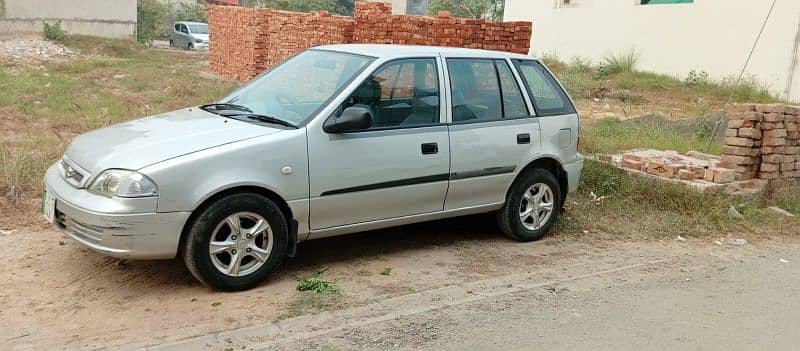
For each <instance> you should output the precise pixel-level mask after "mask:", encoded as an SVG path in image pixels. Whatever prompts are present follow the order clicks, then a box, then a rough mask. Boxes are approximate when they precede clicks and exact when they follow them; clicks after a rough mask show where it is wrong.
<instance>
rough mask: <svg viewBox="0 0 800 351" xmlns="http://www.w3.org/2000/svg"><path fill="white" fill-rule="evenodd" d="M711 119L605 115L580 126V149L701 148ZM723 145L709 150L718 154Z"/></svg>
mask: <svg viewBox="0 0 800 351" xmlns="http://www.w3.org/2000/svg"><path fill="white" fill-rule="evenodd" d="M713 123H714V121H713V120H712V119H702V118H701V119H695V120H681V121H672V120H668V119H665V118H661V117H655V116H650V117H643V118H637V119H631V120H626V121H620V120H619V119H617V118H610V117H609V118H604V119H602V120H600V121H597V122H596V123H592V124H587V125H584V126H583V128H582V129H581V152H584V153H586V154H597V153H614V152H618V151H622V150H630V149H636V148H653V149H659V150H676V151H678V152H681V153H685V152H686V151H689V150H697V151H703V150H704V149H705V146H706V141H707V137H708V134H710V130H711V128H713ZM721 148H722V145H721V144H720V143H719V142H714V143H712V144H711V147H710V149H709V153H713V154H719V153H720V152H721Z"/></svg>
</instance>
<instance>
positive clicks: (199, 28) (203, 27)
mask: <svg viewBox="0 0 800 351" xmlns="http://www.w3.org/2000/svg"><path fill="white" fill-rule="evenodd" d="M187 26H189V31H190V32H192V34H208V25H207V24H187Z"/></svg>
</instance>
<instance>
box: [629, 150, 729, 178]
mask: <svg viewBox="0 0 800 351" xmlns="http://www.w3.org/2000/svg"><path fill="white" fill-rule="evenodd" d="M717 163H718V161H716V160H709V159H705V158H697V157H691V156H684V155H680V154H678V153H677V152H675V151H656V150H643V151H632V152H628V153H625V154H623V155H622V158H621V163H620V165H621V166H622V167H624V168H628V169H632V170H636V171H642V172H645V173H648V174H652V175H654V176H658V177H662V178H670V179H679V180H687V181H693V180H704V181H709V182H713V183H717V184H728V183H732V182H734V181H735V180H736V179H735V178H736V173H735V172H734V170H732V169H728V168H725V167H719V166H718V165H717Z"/></svg>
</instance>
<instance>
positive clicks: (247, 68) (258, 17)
mask: <svg viewBox="0 0 800 351" xmlns="http://www.w3.org/2000/svg"><path fill="white" fill-rule="evenodd" d="M268 12H269V10H266V9H253V8H246V7H234V6H209V8H208V23H209V31H210V32H211V43H210V45H211V47H210V50H211V51H210V53H209V56H208V61H209V66H210V67H211V69H212V70H213V71H214V72H216V73H218V74H220V75H222V76H225V77H230V78H234V79H247V78H250V77H253V76H255V75H256V74H258V73H259V72H261V71H263V70H264V69H265V68H267V67H268V66H266V62H267V56H266V54H267V53H266V52H265V51H264V50H260V49H261V48H263V47H266V45H267V41H266V39H267V35H266V34H267V33H266V31H265V29H266V26H265V24H266V20H267V18H268V17H267V16H266V14H267V13H268Z"/></svg>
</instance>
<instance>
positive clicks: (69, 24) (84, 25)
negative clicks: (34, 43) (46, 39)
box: [0, 0, 136, 38]
mask: <svg viewBox="0 0 800 351" xmlns="http://www.w3.org/2000/svg"><path fill="white" fill-rule="evenodd" d="M57 20H61V26H62V28H64V29H65V30H66V31H67V32H68V33H70V34H85V35H96V36H103V37H115V38H125V37H131V36H133V35H135V34H136V0H0V34H2V35H4V36H8V35H12V34H14V33H41V31H42V26H43V23H44V22H45V21H47V22H53V21H57Z"/></svg>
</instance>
